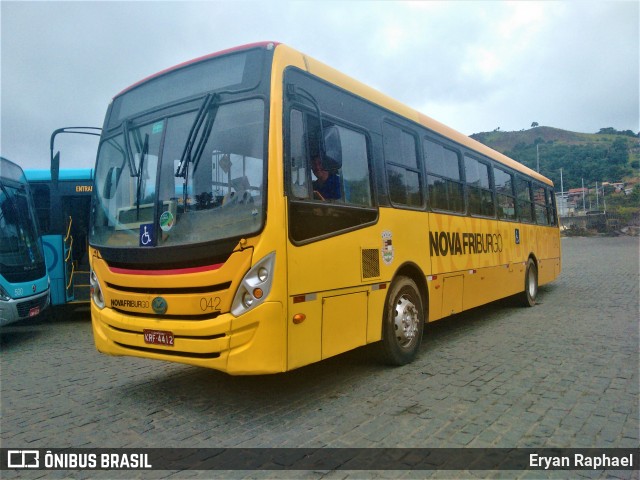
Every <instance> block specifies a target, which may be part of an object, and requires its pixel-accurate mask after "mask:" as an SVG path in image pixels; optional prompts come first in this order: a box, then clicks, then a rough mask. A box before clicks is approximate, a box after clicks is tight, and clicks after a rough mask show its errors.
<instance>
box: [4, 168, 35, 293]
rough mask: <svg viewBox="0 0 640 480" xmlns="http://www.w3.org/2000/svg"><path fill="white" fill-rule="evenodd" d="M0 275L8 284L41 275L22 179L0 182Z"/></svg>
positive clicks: (30, 206)
mask: <svg viewBox="0 0 640 480" xmlns="http://www.w3.org/2000/svg"><path fill="white" fill-rule="evenodd" d="M0 274H1V275H2V276H4V277H5V279H7V280H8V281H9V282H12V283H13V282H27V281H31V280H35V279H38V278H41V277H43V276H44V275H45V266H44V256H43V253H42V248H41V245H40V242H39V240H38V229H37V226H36V221H35V217H34V208H33V205H32V203H31V197H30V195H29V191H28V187H27V184H26V180H25V179H24V177H22V181H16V179H13V178H6V177H4V176H3V178H1V179H0Z"/></svg>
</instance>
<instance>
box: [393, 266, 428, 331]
mask: <svg viewBox="0 0 640 480" xmlns="http://www.w3.org/2000/svg"><path fill="white" fill-rule="evenodd" d="M398 277H408V278H410V279H411V280H413V281H414V282H415V284H416V286H417V287H418V291H419V292H420V298H421V299H422V309H423V313H424V317H425V318H424V320H425V322H426V321H427V319H428V318H429V290H428V288H427V277H426V275H425V274H424V272H423V271H422V269H421V268H420V267H419V266H418V265H417V264H415V263H413V262H405V263H403V264H402V265H400V267H399V268H398V269H397V270H396V272H395V273H394V274H393V278H392V279H391V284H393V282H394V281H395V280H396V279H397V278H398Z"/></svg>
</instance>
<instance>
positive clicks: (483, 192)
mask: <svg viewBox="0 0 640 480" xmlns="http://www.w3.org/2000/svg"><path fill="white" fill-rule="evenodd" d="M464 170H465V177H466V180H467V192H468V195H469V213H471V214H472V215H482V216H485V217H492V216H493V214H494V212H493V210H494V208H493V191H492V190H491V181H490V177H489V165H487V164H486V163H482V162H479V161H478V160H476V159H475V158H471V157H468V156H466V155H465V157H464Z"/></svg>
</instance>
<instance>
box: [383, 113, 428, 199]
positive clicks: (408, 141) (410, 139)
mask: <svg viewBox="0 0 640 480" xmlns="http://www.w3.org/2000/svg"><path fill="white" fill-rule="evenodd" d="M384 157H385V162H386V164H387V182H388V190H389V196H390V197H391V201H392V202H393V203H394V204H396V205H407V206H411V207H421V206H422V204H423V201H422V198H423V194H422V181H421V172H420V166H419V164H418V155H417V145H416V139H415V137H414V136H413V135H411V134H410V133H408V132H406V131H403V130H402V129H400V128H398V127H396V126H394V125H390V124H388V123H385V124H384Z"/></svg>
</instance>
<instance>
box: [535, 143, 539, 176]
mask: <svg viewBox="0 0 640 480" xmlns="http://www.w3.org/2000/svg"><path fill="white" fill-rule="evenodd" d="M539 147H540V144H539V143H536V168H537V170H536V171H537V172H538V173H540V148H539Z"/></svg>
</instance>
